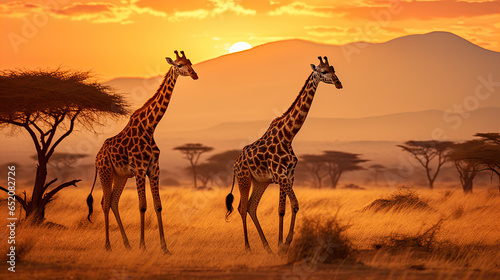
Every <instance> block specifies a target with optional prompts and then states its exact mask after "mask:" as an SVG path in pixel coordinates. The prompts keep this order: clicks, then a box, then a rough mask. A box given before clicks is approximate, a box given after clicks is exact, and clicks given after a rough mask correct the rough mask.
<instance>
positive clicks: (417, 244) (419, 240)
mask: <svg viewBox="0 0 500 280" xmlns="http://www.w3.org/2000/svg"><path fill="white" fill-rule="evenodd" d="M443 221H444V220H443V219H441V220H439V221H438V222H437V223H436V224H434V225H433V226H431V227H430V228H428V229H427V230H425V231H424V232H423V233H417V234H416V235H404V234H391V235H390V236H387V237H384V238H382V239H381V240H380V242H378V243H376V244H374V245H373V246H374V247H375V248H376V249H381V248H388V249H395V250H400V249H407V248H420V249H425V250H431V249H433V248H434V247H435V245H436V239H435V237H436V233H437V232H438V231H439V229H440V228H441V224H442V223H443Z"/></svg>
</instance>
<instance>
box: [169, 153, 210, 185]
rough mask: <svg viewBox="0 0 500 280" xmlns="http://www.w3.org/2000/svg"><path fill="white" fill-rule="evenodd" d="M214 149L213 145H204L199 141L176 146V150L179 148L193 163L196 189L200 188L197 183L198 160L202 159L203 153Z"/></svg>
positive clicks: (192, 168) (192, 170) (192, 169)
mask: <svg viewBox="0 0 500 280" xmlns="http://www.w3.org/2000/svg"><path fill="white" fill-rule="evenodd" d="M213 149H214V148H212V147H208V146H204V145H203V144H199V143H196V144H193V143H188V144H184V145H182V146H178V147H175V148H174V150H178V151H180V152H181V153H183V154H184V156H185V157H186V159H187V160H188V161H189V163H190V165H191V172H192V173H193V181H194V188H195V189H197V188H198V183H197V178H198V174H197V168H196V167H197V165H198V161H199V160H200V156H201V154H203V153H206V152H210V151H212V150H213Z"/></svg>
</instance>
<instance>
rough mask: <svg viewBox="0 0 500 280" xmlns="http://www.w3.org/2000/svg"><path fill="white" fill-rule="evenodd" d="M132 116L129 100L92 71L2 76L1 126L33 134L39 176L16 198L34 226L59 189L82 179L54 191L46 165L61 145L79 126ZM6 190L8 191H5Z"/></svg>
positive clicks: (7, 73) (21, 72)
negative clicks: (108, 118)
mask: <svg viewBox="0 0 500 280" xmlns="http://www.w3.org/2000/svg"><path fill="white" fill-rule="evenodd" d="M126 113H127V104H126V103H125V101H124V99H123V98H122V97H121V96H120V95H118V94H116V93H114V91H113V90H112V89H111V88H110V87H107V86H104V85H102V84H100V83H98V82H97V81H95V79H94V78H93V76H92V75H91V73H90V72H80V71H69V70H62V69H55V70H5V71H1V72H0V128H6V127H12V128H15V129H14V130H13V132H14V134H15V132H19V131H20V130H25V131H26V132H28V134H29V136H30V138H31V140H32V141H33V144H34V146H35V150H36V160H37V163H38V164H37V168H36V177H35V183H34V186H33V190H32V193H31V196H30V197H27V195H26V191H24V192H23V194H24V197H20V196H19V195H16V196H15V198H16V200H17V201H18V202H19V203H20V204H21V205H22V207H23V209H24V210H25V212H26V217H27V218H30V221H31V222H32V223H34V224H40V223H42V222H43V220H44V218H45V207H46V205H47V204H48V203H49V202H50V201H52V200H53V199H54V195H55V194H56V193H57V192H59V191H60V190H62V189H64V188H66V187H69V186H76V183H77V182H79V181H80V180H76V179H75V180H71V181H68V182H64V183H62V184H60V185H58V186H56V187H53V188H52V189H51V190H50V191H49V188H51V187H52V185H53V184H54V183H55V182H56V181H57V178H53V179H51V180H50V181H49V182H47V176H48V173H47V164H48V163H49V160H50V158H51V157H52V156H53V155H54V152H55V150H56V148H57V147H58V146H59V144H61V142H62V141H63V140H64V139H66V138H67V137H68V136H69V135H70V134H71V133H73V132H74V129H75V127H76V126H79V127H82V128H85V129H87V130H90V131H92V132H95V130H94V128H95V126H97V125H101V124H103V121H102V120H103V117H118V116H122V115H125V114H126ZM0 189H1V190H3V191H6V192H7V190H6V189H5V188H3V187H0Z"/></svg>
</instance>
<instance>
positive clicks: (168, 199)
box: [0, 186, 500, 279]
mask: <svg viewBox="0 0 500 280" xmlns="http://www.w3.org/2000/svg"><path fill="white" fill-rule="evenodd" d="M88 191H89V188H86V187H83V186H79V188H78V189H73V190H68V191H65V192H63V193H61V194H60V195H59V197H58V198H57V199H56V200H55V201H54V202H53V203H51V205H49V208H48V209H47V211H46V213H47V219H48V220H49V221H50V222H53V223H56V224H59V225H62V226H63V227H58V226H51V227H45V228H32V227H29V226H26V225H21V226H20V227H18V228H17V231H16V233H17V242H19V243H17V244H18V245H19V248H25V249H24V252H23V253H20V254H21V255H20V257H21V259H20V262H19V263H18V267H17V268H18V271H19V272H20V274H17V276H18V278H19V279H22V278H23V274H22V273H23V271H24V272H25V273H27V274H25V275H24V276H26V278H28V276H29V277H31V276H33V275H35V278H39V279H45V278H75V279H87V278H98V279H129V278H131V277H134V278H139V279H148V278H149V279H153V278H165V277H167V278H179V277H180V275H192V274H193V273H195V272H197V271H212V273H225V272H228V271H229V272H231V273H239V272H245V271H246V272H249V271H260V270H262V269H272V270H273V271H275V270H276V271H278V272H276V273H280V274H279V275H281V276H283V277H284V275H289V274H290V273H291V272H293V271H295V270H294V269H296V268H295V267H290V266H286V264H287V263H288V262H289V260H288V256H270V255H268V254H267V253H266V252H265V250H264V249H263V247H262V243H261V241H260V239H259V236H258V234H257V232H256V230H255V227H254V226H253V223H252V222H251V219H250V218H248V219H247V221H248V229H249V239H250V245H251V247H252V252H250V253H249V252H245V250H244V242H243V231H242V225H241V219H240V216H239V215H238V214H237V213H236V215H232V216H231V217H230V222H229V223H226V222H225V219H224V214H225V206H224V198H225V196H226V195H227V192H228V190H226V189H224V190H219V189H214V190H210V191H192V189H190V188H181V187H175V188H168V189H164V190H162V191H161V198H162V202H163V209H164V211H163V222H164V228H165V234H166V240H167V246H168V248H169V250H170V251H171V252H172V253H173V255H171V256H165V255H163V253H162V251H161V249H160V246H159V237H158V228H157V222H156V216H155V214H154V211H153V210H152V207H151V206H152V205H153V203H152V201H151V199H150V194H148V198H149V200H148V206H149V208H148V210H147V212H146V246H147V249H146V250H145V251H143V250H140V249H139V248H138V247H139V246H138V245H139V232H140V229H139V210H138V199H137V193H136V191H135V190H134V189H126V190H125V191H124V193H123V195H122V198H121V201H120V214H121V216H122V220H123V223H124V226H125V231H126V232H127V235H128V237H129V240H130V243H131V246H132V250H130V251H127V250H126V249H125V248H124V246H123V244H122V239H121V235H120V232H119V230H118V227H117V225H116V221H115V219H114V217H113V215H112V214H110V221H111V222H110V223H111V245H112V249H113V250H112V251H111V252H106V251H105V250H104V222H103V220H104V219H103V215H102V211H101V207H100V205H99V202H100V199H101V192H100V190H99V189H97V191H96V192H95V195H94V197H95V201H94V207H95V212H94V215H93V218H92V220H93V223H89V222H88V221H87V220H86V214H87V207H86V203H85V199H86V196H87V195H88ZM295 192H296V195H297V197H298V199H299V203H300V211H299V213H298V215H297V225H296V229H297V231H296V234H295V240H294V241H293V242H292V247H293V246H297V247H298V248H300V247H301V246H302V248H304V249H308V250H309V251H311V252H312V253H313V255H314V254H316V255H317V256H324V254H322V253H321V251H320V250H318V249H314V248H313V247H314V246H315V245H314V244H313V243H308V242H310V241H311V240H309V241H307V238H304V237H305V236H317V235H318V234H319V236H321V237H320V239H321V238H322V239H323V240H330V241H328V242H330V243H328V242H327V243H328V244H332V246H334V247H335V246H338V244H349V247H348V248H347V247H346V248H345V252H344V250H341V251H342V252H344V253H342V254H341V256H342V258H343V256H345V255H350V256H352V258H353V259H354V260H355V261H358V262H362V263H363V264H364V265H365V267H366V268H364V269H370V270H369V271H371V272H373V273H375V272H377V271H379V270H380V269H382V270H384V271H386V270H387V274H389V273H390V271H393V270H406V269H410V271H413V270H411V269H412V266H413V268H419V269H424V270H425V271H448V272H449V271H453V273H454V272H455V271H460V272H461V273H465V274H467V273H469V272H470V273H473V274H474V273H476V274H477V273H483V272H484V273H483V274H484V275H491V274H492V273H493V274H494V275H495V276H498V275H500V230H499V229H500V196H499V195H498V194H496V193H494V192H490V191H487V190H475V193H474V194H469V195H464V194H463V193H461V192H460V191H454V190H451V191H446V192H441V191H439V190H435V191H428V190H419V191H418V192H416V191H414V190H412V191H410V193H409V194H410V197H413V198H415V196H416V197H418V201H420V202H425V203H426V205H427V206H426V207H427V208H428V209H433V210H432V211H420V210H418V208H414V207H403V206H401V207H399V206H398V208H396V209H397V211H393V210H394V209H395V208H391V209H393V210H391V211H363V210H364V209H365V208H366V205H369V204H370V203H372V202H373V201H376V200H377V199H379V198H380V197H388V198H391V197H394V195H392V196H391V195H390V196H387V194H390V193H394V190H392V189H367V190H363V191H358V190H356V191H354V190H349V189H337V190H317V189H308V188H300V187H296V188H295ZM277 198H278V188H277V187H275V186H271V187H270V188H269V189H268V190H267V191H266V194H265V195H264V196H263V198H262V200H261V204H260V206H259V209H258V215H259V220H260V222H261V225H262V228H263V230H264V233H265V234H266V237H267V239H268V241H269V243H270V246H271V248H272V249H273V250H274V251H275V252H277V247H278V245H277V239H278V214H277V207H278V205H277V204H278V203H277ZM235 200H236V202H235V203H237V202H238V200H239V195H238V194H237V193H236V194H235ZM407 201H410V202H411V201H414V200H407ZM2 203H3V202H2ZM408 203H409V202H408ZM417 204H418V203H417ZM4 206H5V204H0V209H5V207H4ZM406 206H408V205H406ZM6 212H7V211H1V212H0V220H4V221H5V218H6V216H5V215H6ZM289 212H290V211H289V208H287V214H286V216H285V227H284V228H285V237H286V234H287V229H288V223H289V219H290V213H289ZM304 217H315V219H306V218H304ZM331 217H335V219H332V218H331ZM442 219H444V221H443V222H442V223H440V226H439V227H435V228H434V229H435V230H434V231H433V232H432V239H431V241H430V242H431V243H429V244H432V246H430V245H425V243H422V244H424V245H423V246H424V247H425V246H427V247H428V248H427V249H425V250H420V249H418V248H416V247H415V246H402V245H401V244H397V243H398V241H396V240H397V238H400V239H401V237H410V238H417V240H418V239H419V238H420V239H421V240H429V239H428V236H429V235H430V232H428V230H429V229H432V228H433V226H435V225H436V224H437V222H438V221H440V220H442ZM338 221H342V223H339V222H338ZM345 225H349V227H347V226H345ZM0 236H6V231H5V228H4V227H1V229H0ZM391 236H392V237H395V238H394V240H393V243H394V244H397V246H400V247H401V248H403V249H402V250H399V251H397V252H394V251H391V250H384V249H381V250H375V249H374V248H373V244H374V243H375V242H377V240H378V242H380V240H384V238H387V237H391ZM396 237H397V238H396ZM426 238H427V239H426ZM2 239H3V238H2ZM312 239H314V237H313V238H312ZM312 241H314V240H312ZM310 244H311V245H310ZM323 244H325V243H323ZM335 244H337V245H335ZM394 244H393V245H394ZM6 245H7V244H6V242H4V241H2V242H1V244H0V252H1V253H2V254H3V252H5V251H6ZM389 245H390V244H389ZM406 245H408V244H406ZM350 246H352V248H354V249H355V251H352V250H351V247H350ZM297 247H296V248H297ZM330 247H331V246H330V245H329V246H326V247H325V248H324V250H326V252H329V251H328V250H329V249H328V248H330ZM306 251H307V250H306ZM330 251H331V250H330ZM293 252H294V251H293V250H292V249H291V250H290V253H291V255H292V254H293ZM353 252H354V254H353ZM332 255H333V254H332ZM0 269H1V270H0V278H2V279H3V276H2V275H5V271H6V268H5V267H4V266H2V267H0ZM371 269H376V271H373V270H371ZM214 271H215V272H214ZM303 271H306V272H307V273H309V274H307V275H308V276H311V275H314V273H317V272H318V271H321V270H320V269H319V268H318V267H316V270H315V272H314V273H313V272H311V271H309V270H303ZM186 273H187V274H186ZM273 273H274V272H273ZM495 273H496V274H495ZM483 274H482V275H483ZM217 275H218V274H217ZM301 275H302V274H301ZM360 275H361V274H360ZM460 275H462V276H463V275H464V274H460ZM474 275H475V274H474ZM159 276H162V277H159ZM301 277H302V276H301ZM450 277H451V276H450ZM278 278H280V279H281V278H282V277H278ZM285 278H286V277H285ZM313 278H314V277H313ZM380 279H390V278H389V277H388V276H386V277H385V278H380ZM407 279H419V278H407ZM429 279H432V278H429ZM434 279H436V278H434ZM461 279H465V278H464V277H462V278H461ZM474 279H476V278H474ZM477 279H488V277H486V276H484V277H483V278H477ZM491 279H494V278H491Z"/></svg>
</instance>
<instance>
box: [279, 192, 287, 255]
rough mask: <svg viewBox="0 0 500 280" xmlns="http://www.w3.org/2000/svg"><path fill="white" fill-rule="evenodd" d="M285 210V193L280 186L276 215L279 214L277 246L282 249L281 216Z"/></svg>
mask: <svg viewBox="0 0 500 280" xmlns="http://www.w3.org/2000/svg"><path fill="white" fill-rule="evenodd" d="M285 212H286V193H285V192H284V191H283V190H282V189H281V188H280V197H279V207H278V215H279V232H278V248H279V250H280V251H282V248H283V217H284V216H285Z"/></svg>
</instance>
